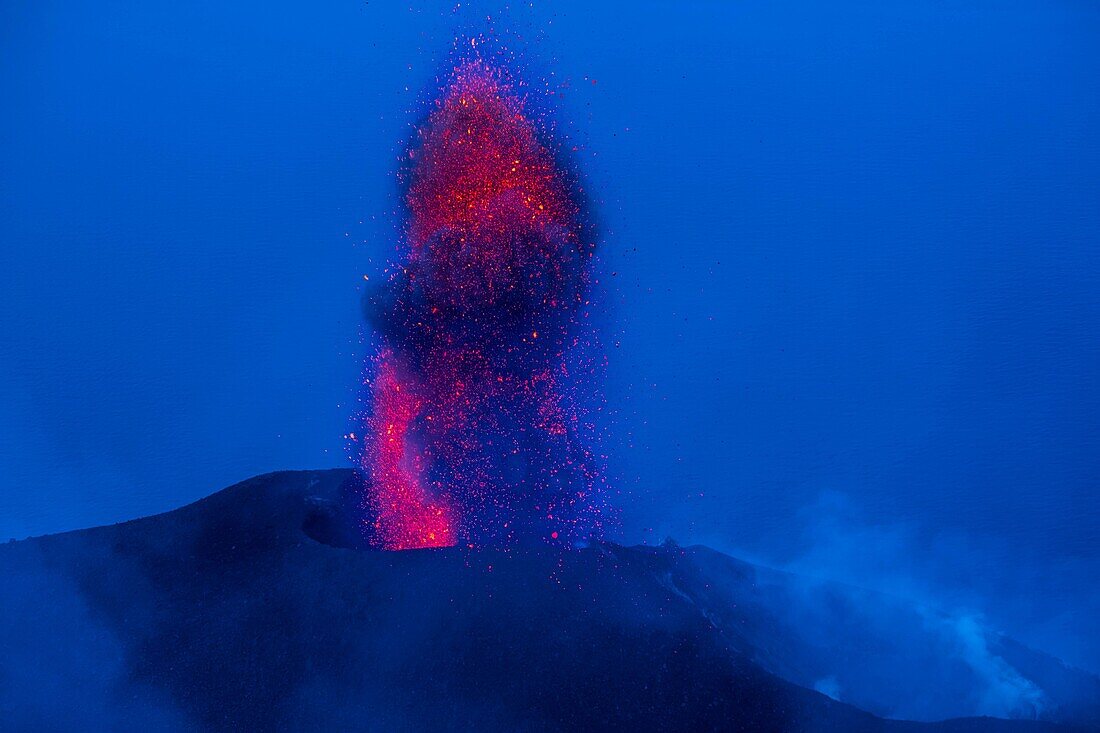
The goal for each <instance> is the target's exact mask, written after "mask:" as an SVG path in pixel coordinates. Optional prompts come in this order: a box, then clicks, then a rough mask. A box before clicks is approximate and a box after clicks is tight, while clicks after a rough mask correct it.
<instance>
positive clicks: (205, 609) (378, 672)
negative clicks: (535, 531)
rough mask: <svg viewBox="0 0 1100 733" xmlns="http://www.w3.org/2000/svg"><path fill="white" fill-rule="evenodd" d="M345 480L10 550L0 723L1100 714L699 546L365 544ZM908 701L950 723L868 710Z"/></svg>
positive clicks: (582, 722)
mask: <svg viewBox="0 0 1100 733" xmlns="http://www.w3.org/2000/svg"><path fill="white" fill-rule="evenodd" d="M359 482H360V479H359V478H358V477H357V476H356V475H355V474H354V473H353V472H352V471H350V470H342V469H336V470H328V471H313V472H283V473H274V474H268V475H264V476H259V477H257V478H254V479H251V480H248V481H245V482H243V483H240V484H237V485H235V486H232V487H230V488H227V489H225V490H223V491H220V492H218V493H215V494H213V495H212V496H209V497H208V498H206V499H203V500H201V501H198V502H196V503H194V504H191V505H189V506H186V507H183V508H181V509H177V510H175V511H171V512H168V513H165V514H161V515H157V516H152V517H147V518H144V519H138V520H134V521H130V522H126V523H123V524H118V525H114V526H106V527H99V528H94V529H88V530H81V531H75V532H69V533H65V534H59V535H52V536H47V537H40V538H34V539H28V540H23V541H19V542H11V543H9V544H7V545H4V546H2V547H0V576H2V577H3V578H4V581H5V582H4V584H3V590H2V591H0V608H2V617H3V620H4V623H3V625H2V626H0V720H3V721H4V724H3V726H2V727H3V729H4V730H16V731H22V730H71V729H94V730H212V731H241V730H249V731H268V730H296V731H297V730H341V731H376V730H377V731H382V730H385V731H394V730H398V731H401V730H407V731H421V730H523V731H542V730H632V731H634V730H654V731H657V730H668V731H679V730H683V731H698V730H751V731H850V732H857V733H858V732H860V731H914V732H916V731H925V730H927V731H1058V730H1060V731H1070V730H1096V729H1097V728H1098V726H1097V722H1098V721H1100V715H1098V704H1097V701H1098V700H1100V681H1098V680H1096V679H1095V678H1093V677H1092V676H1090V675H1088V674H1086V673H1084V672H1080V671H1076V670H1073V669H1071V668H1069V667H1066V666H1065V665H1063V664H1061V663H1060V662H1058V661H1057V660H1055V659H1053V658H1051V657H1048V656H1046V655H1043V654H1041V653H1038V652H1035V651H1032V650H1029V649H1027V648H1025V647H1023V646H1022V645H1020V644H1018V643H1016V642H1014V641H1012V640H1011V639H1008V638H1006V637H1002V636H999V635H995V634H991V633H986V634H985V635H984V636H983V641H984V645H985V646H984V650H985V652H986V654H987V656H988V658H989V659H990V660H991V663H992V664H993V668H994V669H997V670H999V672H1000V674H1001V677H1000V678H998V680H1000V681H1001V682H1003V681H1004V680H1010V681H1011V680H1021V681H1023V682H1022V683H1026V687H1025V688H1024V689H1026V690H1027V691H1029V692H1034V695H1022V696H1020V697H1019V699H1021V700H1024V701H1025V702H1026V701H1029V700H1030V701H1033V702H1034V703H1035V706H1034V707H1033V708H1032V709H1018V710H1014V711H1009V712H1011V714H1016V715H1022V716H1028V717H1037V718H1042V720H1032V721H1025V720H999V719H994V718H991V717H980V716H978V714H980V713H981V712H982V711H983V708H982V700H985V704H987V705H988V703H989V690H990V689H992V688H991V687H990V685H991V684H992V683H991V681H990V680H989V679H987V677H983V673H982V669H984V668H982V667H981V665H977V664H974V663H973V660H971V662H972V663H971V669H970V670H969V672H968V668H967V665H966V664H964V663H961V662H957V660H955V659H954V658H952V657H951V654H950V652H949V651H948V650H947V649H946V648H945V646H944V643H943V642H942V636H933V635H932V634H931V632H929V631H928V630H929V629H930V628H932V627H933V626H934V624H931V623H930V621H929V617H928V616H927V615H922V616H917V615H915V614H916V612H915V611H913V610H912V609H910V610H908V611H907V610H905V609H904V608H903V604H900V602H898V603H897V604H895V606H896V608H895V612H894V615H893V616H890V617H889V618H890V619H891V620H890V623H889V626H890V627H891V628H890V629H889V630H886V631H884V630H882V629H878V630H876V629H875V628H871V627H870V626H869V625H868V624H864V623H861V622H859V619H858V618H857V617H856V616H854V615H853V614H854V613H855V612H854V611H853V610H852V609H854V608H856V605H855V604H856V603H857V601H858V605H859V607H861V608H862V607H865V606H866V602H867V599H866V598H859V594H860V593H865V592H863V591H858V589H850V588H845V587H844V586H831V585H823V586H815V587H814V589H813V590H812V591H808V590H806V588H807V587H806V586H804V585H802V584H801V583H800V582H799V579H798V578H796V577H795V576H790V575H787V574H784V573H779V572H776V571H772V570H768V569H765V568H761V567H758V566H754V565H751V564H749V563H744V562H741V561H739V560H736V559H734V558H731V557H728V556H726V555H724V554H721V553H718V552H715V551H713V550H710V549H707V548H705V547H686V548H684V547H678V546H675V545H673V544H666V545H664V546H661V547H646V546H640V547H623V546H620V545H616V544H613V543H607V542H601V543H593V544H591V545H589V546H588V547H584V548H580V549H570V548H563V547H558V546H554V545H545V546H541V547H513V548H510V549H497V550H491V549H470V548H463V547H445V548H427V549H415V550H405V551H384V550H377V549H374V548H373V547H372V546H371V545H370V543H369V542H361V541H360V540H358V539H357V537H358V536H359V532H358V525H359V519H358V517H357V515H354V514H352V515H351V516H345V513H346V512H347V511H348V504H349V499H348V497H355V496H358V494H359V492H360V491H361V487H360V486H359ZM807 593H810V594H811V595H813V594H818V601H820V600H822V599H823V600H824V601H825V602H824V603H819V602H813V603H811V602H810V601H809V600H808V598H809V596H808V595H807ZM875 602H876V603H881V604H885V605H887V606H890V604H891V603H892V601H890V600H888V599H882V598H880V599H878V600H877V601H875ZM811 608H813V609H816V610H815V611H814V612H813V613H811V612H810V609H811ZM822 608H825V609H828V610H827V611H821V610H820V609H822ZM878 617H879V618H881V617H882V616H881V614H878ZM922 634H923V636H922ZM899 639H901V640H906V639H907V640H908V641H899ZM937 639H939V641H937ZM928 665H933V666H932V667H931V669H932V670H933V672H934V675H932V676H934V677H936V678H937V679H938V680H939V681H938V682H937V683H935V684H928V685H927V686H925V687H922V686H921V684H922V683H920V682H913V683H910V684H908V685H906V684H905V680H906V679H907V674H906V672H907V670H908V671H911V670H912V668H913V667H914V666H920V667H927V666H928ZM925 671H927V669H926V670H925ZM923 677H924V678H927V677H929V675H927V674H925V675H923ZM908 678H910V679H912V676H909V677H908ZM822 679H829V680H831V682H830V684H829V685H823V684H821V683H820V680H822ZM1022 683H1021V684H1022ZM983 685H984V687H983ZM815 686H816V687H817V688H818V689H824V691H825V692H828V693H829V694H828V695H827V694H823V692H821V691H817V690H815V689H812V688H813V687H815ZM1003 686H1004V685H1002V688H1003ZM998 689H1001V688H998ZM1013 689H1015V688H1013ZM830 695H831V696H830ZM834 698H839V700H838V699H834ZM917 703H924V704H925V707H924V708H923V711H924V713H931V714H933V715H934V714H935V713H936V712H937V711H940V712H944V713H947V715H945V716H944V717H954V719H951V720H947V721H941V722H935V723H932V722H913V721H901V720H890V719H887V718H886V717H882V716H893V717H899V716H900V715H902V714H904V713H905V712H906V705H908V706H909V710H910V713H911V714H913V715H921V714H922V713H921V710H922V709H920V708H919V706H918V705H917ZM930 706H932V707H930ZM935 706H938V707H935ZM861 708H862V709H861ZM986 710H988V708H986ZM869 711H872V712H869ZM914 711H915V712H914ZM952 712H954V713H957V714H958V715H961V716H963V717H958V716H952V715H951V713H952ZM875 713H877V715H876V714H875Z"/></svg>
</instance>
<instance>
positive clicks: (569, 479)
mask: <svg viewBox="0 0 1100 733" xmlns="http://www.w3.org/2000/svg"><path fill="white" fill-rule="evenodd" d="M523 89H524V85H523V84H522V82H519V81H516V80H515V79H514V78H513V77H512V76H511V75H509V74H508V73H507V72H505V71H504V70H503V69H501V68H497V67H495V66H493V65H491V64H490V63H488V62H487V61H486V60H485V58H484V57H482V56H481V55H478V54H476V53H475V54H474V55H472V56H469V57H467V58H465V59H463V60H461V61H460V62H459V63H458V64H456V66H455V68H454V69H453V71H452V72H451V74H450V76H449V78H447V79H446V80H445V83H444V85H443V88H442V91H441V93H440V95H439V97H438V98H437V100H436V101H435V103H434V104H433V106H432V110H431V112H430V114H429V115H428V118H427V120H426V121H425V123H424V124H423V125H422V126H421V127H420V128H419V130H418V132H417V136H416V139H415V141H414V144H413V145H412V146H411V147H410V149H409V150H408V153H407V160H406V166H405V169H404V170H403V171H402V183H403V184H404V186H405V195H404V204H405V206H406V209H407V226H406V231H405V238H406V241H405V244H406V245H407V246H406V247H405V248H404V249H405V251H404V255H405V257H404V260H403V261H402V262H400V263H398V264H396V265H395V266H393V267H392V268H391V270H390V275H389V277H388V279H387V280H386V281H385V282H384V283H383V284H382V285H381V286H379V287H377V288H376V289H374V290H373V291H371V292H368V293H367V296H366V298H365V301H364V302H365V310H366V316H367V319H368V321H369V322H370V323H371V324H372V325H373V326H374V328H375V329H376V331H377V332H378V333H379V334H380V337H381V339H382V342H383V344H382V347H381V349H380V350H379V352H378V354H377V355H376V356H375V357H374V358H373V363H372V367H373V370H372V371H373V376H372V378H371V380H370V382H369V393H370V394H369V401H370V410H369V413H368V414H367V415H366V416H365V418H364V421H363V426H362V433H363V434H362V436H361V443H360V445H359V447H360V450H361V458H360V465H361V468H362V471H363V475H364V479H365V489H364V499H363V501H364V509H365V510H366V515H367V519H366V520H365V522H364V524H365V526H364V531H365V532H366V533H367V534H368V535H369V536H370V537H369V541H370V542H371V543H372V544H374V545H375V546H378V547H381V548H385V549H405V548H413V547H435V546H447V545H454V544H470V545H480V544H512V543H516V542H519V541H532V540H536V541H537V540H544V541H549V542H557V543H576V542H583V541H585V540H587V539H588V538H589V537H591V536H592V535H593V534H598V532H599V529H600V526H601V523H602V517H603V516H604V513H605V512H604V509H603V506H602V503H601V502H602V500H601V498H600V494H601V492H600V488H601V470H600V465H599V459H598V456H597V455H596V451H595V448H594V445H595V439H596V429H595V427H594V426H593V424H592V422H591V419H590V416H591V413H592V411H593V409H594V407H598V402H597V401H595V400H594V399H593V390H592V384H593V383H594V381H595V380H596V378H597V377H598V374H599V371H600V369H599V361H598V359H597V358H596V357H595V354H596V352H595V350H594V348H593V332H592V329H591V327H590V325H589V324H590V320H589V316H590V312H589V311H590V307H591V303H590V300H589V293H590V290H591V284H592V277H591V274H590V273H591V262H592V257H593V251H594V246H595V237H594V234H593V231H592V227H591V226H590V225H589V224H588V218H587V214H586V211H585V207H584V204H583V201H582V197H581V195H580V189H579V187H578V186H577V185H576V183H575V181H574V179H573V176H572V175H571V174H570V173H569V172H568V170H567V168H565V167H564V166H563V165H562V164H561V162H560V155H559V154H560V150H558V149H557V148H556V145H555V143H553V142H552V141H551V139H550V137H549V134H548V133H549V130H548V126H547V125H546V124H545V123H544V122H540V120H539V119H538V118H537V117H535V116H533V115H531V114H530V113H529V112H528V110H527V105H526V103H525V99H524V97H523V94H522V92H523Z"/></svg>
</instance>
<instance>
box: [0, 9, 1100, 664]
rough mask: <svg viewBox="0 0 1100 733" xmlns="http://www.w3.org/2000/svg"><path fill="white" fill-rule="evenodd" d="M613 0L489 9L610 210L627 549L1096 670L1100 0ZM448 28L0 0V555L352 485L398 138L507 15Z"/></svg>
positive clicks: (398, 20)
mask: <svg viewBox="0 0 1100 733" xmlns="http://www.w3.org/2000/svg"><path fill="white" fill-rule="evenodd" d="M246 5H247V6H246ZM611 5H617V4H611V3H606V4H592V3H587V2H568V3H536V4H535V5H534V7H527V6H526V5H524V6H523V7H522V8H517V9H515V10H513V11H512V12H510V13H509V14H508V15H507V16H506V18H505V19H504V20H501V21H499V25H500V26H501V27H502V28H506V29H510V31H511V32H513V33H516V34H519V35H520V36H522V39H519V40H517V41H516V43H517V44H518V45H527V46H528V47H529V48H528V53H529V54H530V56H531V58H532V59H533V60H534V62H535V64H536V66H537V67H538V68H541V69H546V70H549V71H551V72H552V73H553V74H554V80H555V82H556V83H558V82H560V83H567V84H568V86H567V87H565V88H564V89H563V91H564V94H563V96H562V98H561V99H560V100H559V108H560V111H561V119H562V120H563V122H572V123H573V126H572V127H573V129H575V133H574V134H575V135H576V137H577V139H578V140H579V141H581V142H583V143H584V144H585V146H586V151H587V152H585V153H584V155H583V156H582V165H583V169H584V170H585V172H586V173H587V174H588V176H589V180H590V182H591V184H592V188H593V190H594V193H595V195H596V196H597V197H598V199H599V200H600V206H599V212H598V215H599V218H600V221H601V222H602V224H603V226H604V228H605V231H606V239H605V244H606V246H605V250H604V251H605V262H606V265H607V268H608V269H609V270H610V271H614V272H616V273H617V274H616V276H615V277H614V278H613V283H614V287H615V289H616V294H615V297H614V298H613V299H612V300H613V302H612V305H613V306H614V308H613V312H612V313H611V315H609V320H611V321H613V324H612V326H611V328H610V329H609V331H610V332H611V333H613V334H617V335H615V336H614V338H612V339H609V341H618V342H619V344H620V346H619V348H617V349H614V350H613V352H612V362H611V369H610V372H611V373H610V380H609V384H608V399H609V402H610V404H611V405H612V406H614V407H616V408H617V409H618V410H619V411H620V418H619V422H618V428H617V431H616V433H615V435H614V436H613V440H612V441H611V448H612V452H613V468H614V470H615V472H616V473H617V474H618V475H619V476H620V477H621V485H622V486H623V489H624V492H627V493H625V494H624V496H623V497H622V503H623V505H624V507H625V511H624V517H623V531H622V535H623V537H624V538H625V539H626V540H629V541H641V540H646V541H657V540H660V539H662V538H663V537H664V536H665V535H672V536H674V537H676V538H678V539H679V540H680V541H681V542H689V541H702V542H707V543H709V544H712V545H715V546H717V547H720V548H723V549H727V550H730V551H736V552H738V553H741V554H743V555H745V556H747V557H751V558H756V559H760V560H763V561H766V562H769V563H772V564H778V565H784V566H789V567H793V568H796V569H799V570H802V571H803V572H809V573H817V574H823V575H828V576H832V577H840V578H843V579H846V580H850V581H853V582H858V583H862V584H866V585H870V586H873V587H880V588H884V589H888V590H891V591H894V592H899V593H910V594H913V595H915V596H917V597H919V598H925V599H931V600H932V601H933V602H935V603H938V604H942V605H952V606H954V605H965V606H966V607H968V608H975V609H978V610H980V611H984V612H985V613H986V614H987V615H988V617H989V618H990V619H991V621H992V622H993V623H995V624H997V625H998V626H1000V627H1003V628H1006V629H1007V630H1009V631H1011V632H1013V633H1015V634H1017V635H1018V636H1021V637H1022V638H1024V639H1025V640H1026V641H1028V642H1030V643H1032V644H1035V645H1038V646H1041V647H1043V648H1047V649H1050V650H1053V651H1055V652H1056V653H1058V654H1060V655H1062V656H1063V657H1065V658H1066V659H1068V660H1070V661H1072V662H1074V663H1076V664H1079V665H1083V666H1087V667H1089V668H1091V669H1093V670H1094V671H1098V670H1100V639H1098V638H1097V637H1098V630H1097V628H1096V626H1097V624H1096V623H1095V618H1096V617H1097V615H1098V614H1100V591H1097V590H1096V587H1095V586H1096V578H1097V577H1100V532H1098V526H1100V498H1098V497H1100V490H1098V480H1100V384H1098V382H1097V377H1098V375H1100V339H1098V333H1100V250H1098V243H1100V207H1098V205H1097V204H1098V202H1100V145H1098V135H1097V126H1098V124H1100V7H1098V6H1097V5H1096V4H1095V3H1092V2H1087V1H1085V0H1081V1H1072V0H1033V1H1032V2H1011V1H1010V0H1001V1H999V2H986V3H982V2H969V3H955V2H934V1H932V0H912V1H911V2H881V1H878V2H873V1H871V0H868V1H867V2H853V1H851V0H847V1H845V2H840V3H790V2H775V1H774V0H759V1H757V0H753V1H748V0H745V1H731V2H724V3H717V2H716V3H683V2H668V3H661V4H649V3H639V4H633V3H631V4H630V5H626V4H622V6H621V7H610V6H611ZM440 7H442V5H441V4H436V3H420V2H417V3H413V4H412V7H410V4H409V3H383V2H378V1H374V2H369V3H367V2H363V1H362V0H347V1H346V2H324V3H318V2H313V3H289V2H265V3H248V4H243V3H240V4H235V3H225V2H205V1H202V2H190V3H179V2H166V1H163V0H152V1H150V0H142V1H141V2H138V1H137V0H132V1H130V2H110V1H108V0H96V1H95V2H84V1H82V0H66V1H65V2H55V1H53V0H8V1H7V2H4V3H3V4H2V5H0V99H2V100H3V109H4V112H3V114H0V290H2V293H3V300H2V306H3V307H2V308H0V404H2V405H3V409H2V411H0V537H24V536H26V535H30V534H41V533H46V532H56V531H60V530H65V529H72V528H77V527H83V526H89V525H95V524H102V523H107V522H115V521H120V520H123V519H128V518H132V517H137V516H141V515H145V514H149V513H152V512H159V511H163V510H167V509H170V508H173V507H176V506H178V505H181V504H184V503H187V502H190V501H192V500H195V499H198V498H200V497H202V496H205V495H207V494H209V493H211V492H212V491H214V490H216V489H219V488H221V487H223V486H225V485H228V484H230V483H232V482H235V481H237V480H240V479H244V478H246V477H248V476H251V475H253V474H257V473H261V472H266V471H270V470H274V469H281V468H316V467H324V466H333V465H343V464H345V463H346V462H347V459H346V457H345V455H344V443H343V440H342V437H341V436H342V435H343V434H344V433H345V432H347V430H348V429H349V427H350V422H349V416H350V414H351V413H352V412H353V410H354V405H355V402H354V401H355V397H356V387H355V385H356V380H357V377H358V374H359V371H360V366H359V361H360V356H361V352H362V347H361V346H360V344H359V337H358V329H359V328H360V325H359V323H360V319H359V313H358V293H357V288H358V284H359V282H360V281H361V277H362V275H363V274H364V273H368V272H377V271H378V269H379V268H380V267H381V263H382V262H384V261H385V259H386V258H387V257H388V255H389V253H390V252H391V250H392V248H393V246H394V241H395V232H394V219H393V217H392V211H393V208H394V206H395V201H396V198H395V189H394V181H393V168H394V165H395V158H396V156H397V154H398V151H399V150H400V143H401V140H402V139H403V138H404V137H405V136H406V135H407V133H408V125H409V123H410V122H411V121H412V120H413V119H414V110H415V109H416V108H417V105H418V102H419V101H420V100H422V98H423V92H424V91H425V90H426V89H427V88H428V87H429V85H430V81H431V78H432V76H433V73H434V72H435V70H436V69H437V66H438V64H439V63H440V61H441V60H442V59H443V58H444V57H445V54H446V51H447V49H448V48H449V45H450V39H451V37H452V35H453V34H454V33H455V32H456V31H457V30H460V29H463V28H479V29H480V28H481V27H483V25H484V22H485V21H484V16H485V15H487V14H488V15H492V16H494V19H497V10H496V9H494V6H492V5H489V4H480V3H479V4H475V5H474V6H473V7H472V8H471V7H469V6H468V4H466V3H463V4H462V7H460V8H458V9H457V10H455V11H452V10H450V9H449V8H448V9H447V10H445V11H442V12H441V11H440V10H439V8H440ZM616 323H617V325H614V324H616Z"/></svg>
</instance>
